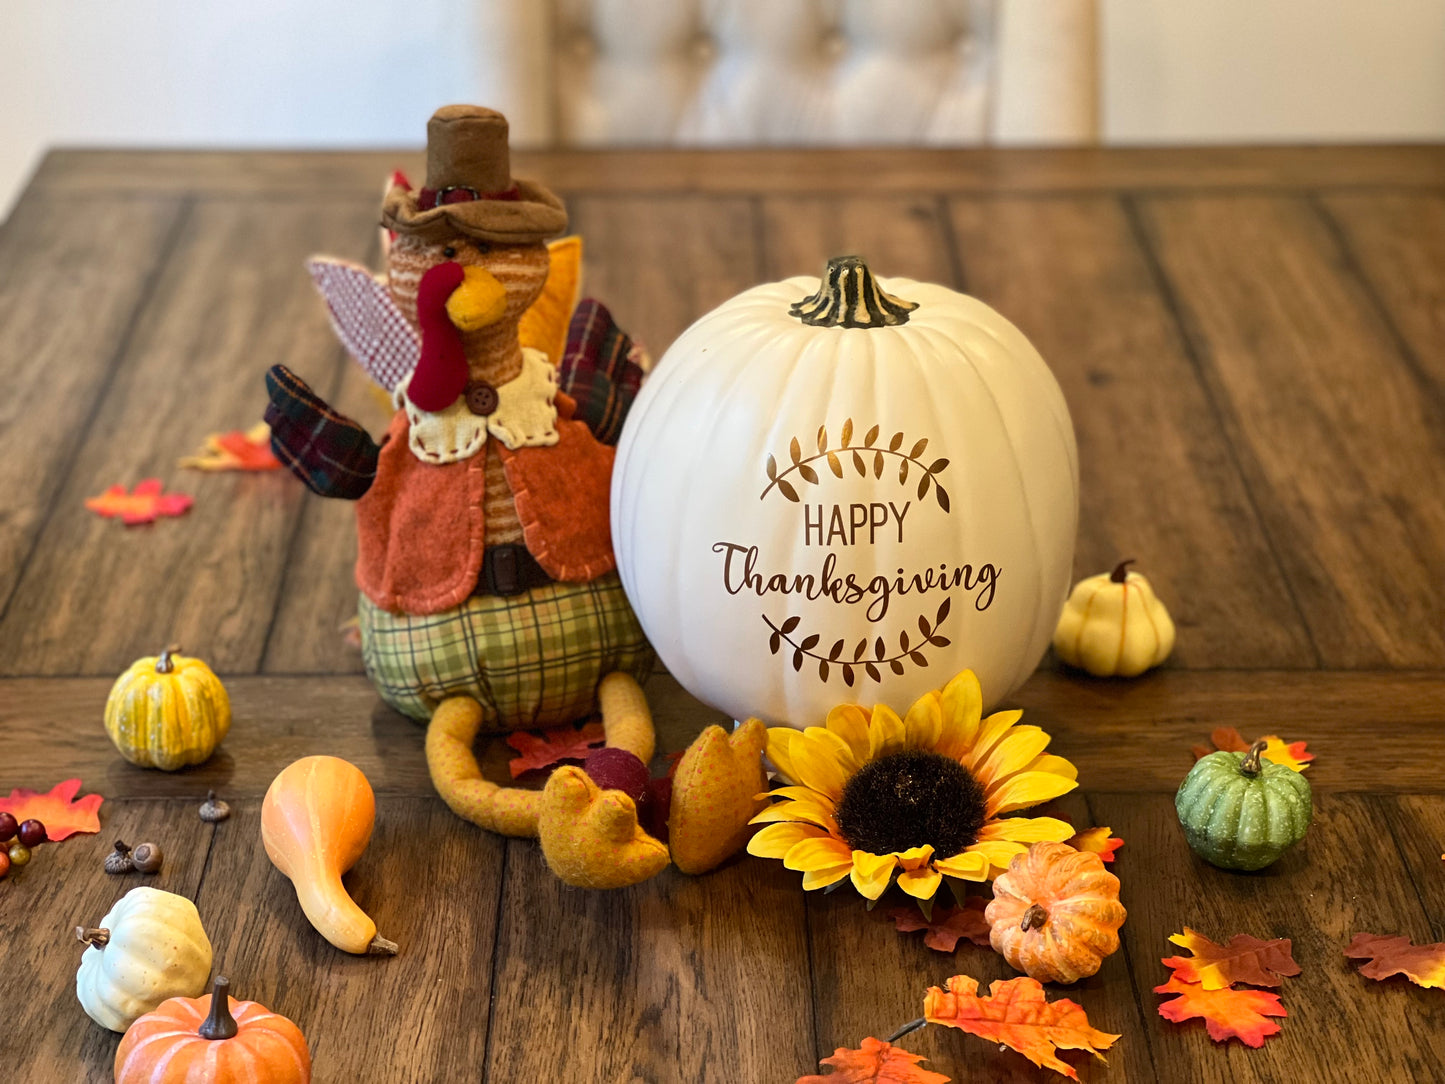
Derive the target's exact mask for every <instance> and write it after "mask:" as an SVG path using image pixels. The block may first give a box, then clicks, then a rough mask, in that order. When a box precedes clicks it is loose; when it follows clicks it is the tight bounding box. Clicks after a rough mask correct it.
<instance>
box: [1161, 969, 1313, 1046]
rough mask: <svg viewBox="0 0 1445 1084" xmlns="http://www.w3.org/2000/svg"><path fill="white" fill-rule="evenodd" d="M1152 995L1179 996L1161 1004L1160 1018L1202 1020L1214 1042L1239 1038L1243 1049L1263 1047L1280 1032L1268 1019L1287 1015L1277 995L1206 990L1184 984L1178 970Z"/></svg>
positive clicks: (1179, 1020) (1196, 984)
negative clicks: (1243, 1046)
mask: <svg viewBox="0 0 1445 1084" xmlns="http://www.w3.org/2000/svg"><path fill="white" fill-rule="evenodd" d="M1154 992H1155V993H1156V994H1178V995H1180V996H1179V997H1176V998H1175V999H1174V1000H1173V1001H1165V1002H1162V1003H1161V1004H1160V1006H1159V1015H1160V1016H1162V1017H1164V1019H1165V1020H1170V1021H1173V1022H1174V1023H1176V1024H1182V1023H1184V1021H1186V1020H1195V1019H1199V1020H1203V1021H1204V1023H1205V1025H1206V1026H1207V1028H1208V1030H1209V1037H1210V1038H1211V1039H1213V1040H1214V1041H1215V1042H1216V1043H1222V1042H1225V1041H1227V1040H1229V1039H1238V1040H1239V1041H1240V1042H1242V1043H1244V1045H1245V1046H1256V1047H1257V1046H1263V1045H1264V1040H1265V1039H1266V1038H1267V1037H1268V1036H1270V1035H1273V1034H1274V1033H1275V1032H1277V1031H1279V1025H1278V1024H1276V1023H1275V1022H1274V1021H1273V1020H1270V1019H1269V1017H1271V1016H1288V1015H1289V1013H1287V1012H1285V1011H1284V1005H1283V1004H1282V1003H1281V1002H1280V1000H1279V995H1278V994H1273V993H1270V992H1269V991H1268V990H1235V989H1232V988H1231V989H1227V990H1206V989H1205V988H1204V986H1203V984H1202V983H1197V982H1185V981H1184V980H1183V979H1181V978H1180V977H1179V973H1178V972H1177V971H1176V972H1175V973H1174V974H1172V975H1170V976H1169V981H1168V982H1166V983H1165V984H1164V985H1163V986H1156V987H1154Z"/></svg>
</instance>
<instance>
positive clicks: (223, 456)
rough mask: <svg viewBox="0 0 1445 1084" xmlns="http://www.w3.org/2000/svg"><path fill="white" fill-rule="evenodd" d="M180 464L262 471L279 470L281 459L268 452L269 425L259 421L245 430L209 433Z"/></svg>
mask: <svg viewBox="0 0 1445 1084" xmlns="http://www.w3.org/2000/svg"><path fill="white" fill-rule="evenodd" d="M180 465H181V466H182V467H189V468H190V469H191V470H208V471H216V470H244V471H263V470H278V469H280V467H281V461H280V460H279V459H277V458H276V456H275V455H274V454H273V453H272V451H271V427H270V426H269V425H267V424H266V423H265V422H258V423H257V424H256V425H253V426H251V428H250V429H247V430H246V431H245V432H242V431H241V430H239V429H232V430H229V431H228V432H225V433H208V434H207V435H206V439H205V443H204V444H203V445H202V446H201V449H200V451H198V452H196V454H195V455H188V456H186V457H185V458H184V459H182V460H181V461H180Z"/></svg>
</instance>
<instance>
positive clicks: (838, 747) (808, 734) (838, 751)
mask: <svg viewBox="0 0 1445 1084" xmlns="http://www.w3.org/2000/svg"><path fill="white" fill-rule="evenodd" d="M803 736H804V737H805V738H806V739H807V740H808V741H809V742H811V743H812V744H813V747H814V748H815V749H825V750H827V751H828V752H829V754H831V755H832V757H833V759H834V760H836V761H837V762H838V763H839V764H840V765H842V768H843V771H844V773H845V774H847V775H850V776H851V775H852V774H853V773H854V772H856V771H857V770H858V769H859V768H861V767H862V766H863V762H862V761H860V760H859V759H858V758H857V757H855V756H854V755H853V747H852V746H851V745H849V744H848V742H847V741H846V740H845V739H844V738H843V736H842V735H841V734H838V733H835V732H834V731H832V730H829V729H828V728H827V727H825V726H810V727H808V729H807V730H805V731H803Z"/></svg>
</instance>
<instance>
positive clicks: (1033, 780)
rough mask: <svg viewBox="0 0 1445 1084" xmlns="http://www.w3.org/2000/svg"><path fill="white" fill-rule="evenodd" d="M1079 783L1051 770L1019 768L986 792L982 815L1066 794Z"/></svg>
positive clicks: (993, 815)
mask: <svg viewBox="0 0 1445 1084" xmlns="http://www.w3.org/2000/svg"><path fill="white" fill-rule="evenodd" d="M1078 785H1079V784H1078V783H1077V782H1076V781H1075V780H1073V779H1066V778H1064V777H1063V776H1061V775H1055V774H1054V773H1053V772H1020V773H1019V774H1018V775H1015V776H1011V777H1010V778H1008V779H1006V780H1004V781H1003V782H1002V783H1001V784H999V785H998V786H997V787H995V788H994V789H993V790H992V791H991V792H990V793H989V795H988V802H987V805H986V806H985V807H984V815H985V816H986V817H988V818H990V819H992V818H993V817H995V816H997V815H998V814H1000V813H1012V812H1013V811H1014V810H1016V809H1027V808H1029V806H1034V805H1038V804H1039V803H1040V802H1047V801H1049V800H1051V799H1053V798H1057V797H1058V796H1059V795H1061V794H1068V793H1069V791H1071V790H1073V789H1074V788H1075V787H1077V786H1078Z"/></svg>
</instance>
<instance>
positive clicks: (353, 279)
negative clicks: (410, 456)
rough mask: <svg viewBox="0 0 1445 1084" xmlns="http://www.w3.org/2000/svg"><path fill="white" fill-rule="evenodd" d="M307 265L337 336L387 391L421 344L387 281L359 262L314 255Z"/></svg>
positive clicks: (412, 366) (413, 362)
mask: <svg viewBox="0 0 1445 1084" xmlns="http://www.w3.org/2000/svg"><path fill="white" fill-rule="evenodd" d="M306 270H307V271H309V272H310V273H311V278H312V281H314V282H315V283H316V288H317V289H318V290H320V291H321V296H322V297H323V298H325V299H326V308H327V310H328V311H329V312H330V313H331V326H332V328H333V329H334V330H335V331H336V337H337V338H338V339H340V340H341V344H342V345H343V346H345V347H346V349H347V351H348V352H349V353H350V354H351V356H352V357H353V358H355V359H356V363H357V364H358V365H360V366H361V367H362V368H363V369H365V370H366V372H367V375H368V376H370V377H371V379H373V380H375V381H376V382H377V383H378V384H380V385H381V386H382V387H383V388H385V389H386V390H387V391H391V390H392V389H393V388H395V387H396V385H397V384H398V383H399V382H400V381H401V378H402V377H404V376H406V374H407V373H409V372H411V371H412V370H413V369H415V368H416V361H417V357H418V355H419V354H420V352H421V344H420V342H419V341H418V339H417V335H416V332H415V331H414V330H413V329H412V326H411V324H409V323H407V320H406V317H405V316H403V315H402V314H401V310H400V309H398V308H397V307H396V303H395V302H394V301H392V299H391V293H390V291H388V290H387V288H386V283H385V282H383V281H381V280H379V279H378V278H377V277H376V276H375V275H373V274H372V273H371V272H370V271H368V270H367V269H366V268H365V267H362V266H361V265H360V264H357V263H351V262H350V261H348V260H337V259H333V258H331V257H330V256H313V257H312V258H311V259H309V260H307V261H306Z"/></svg>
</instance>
